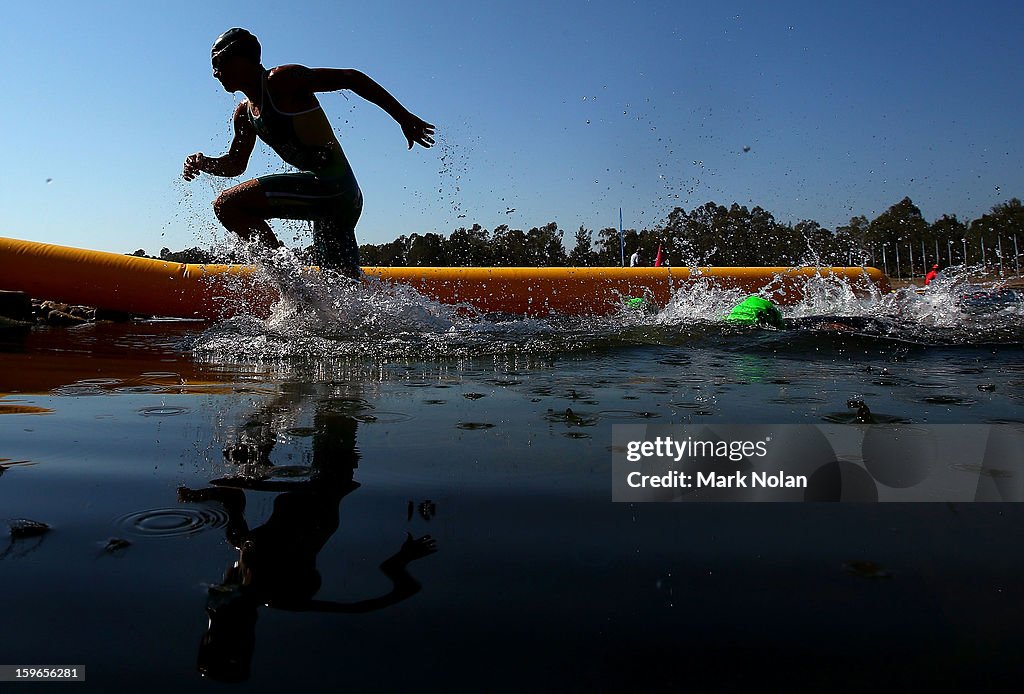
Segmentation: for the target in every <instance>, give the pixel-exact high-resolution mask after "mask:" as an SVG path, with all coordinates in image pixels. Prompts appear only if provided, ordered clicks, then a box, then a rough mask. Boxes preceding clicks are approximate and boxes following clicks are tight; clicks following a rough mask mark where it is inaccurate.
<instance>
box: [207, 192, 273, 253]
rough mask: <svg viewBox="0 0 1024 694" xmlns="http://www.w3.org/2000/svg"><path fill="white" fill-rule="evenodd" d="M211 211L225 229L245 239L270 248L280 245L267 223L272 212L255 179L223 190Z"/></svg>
mask: <svg viewBox="0 0 1024 694" xmlns="http://www.w3.org/2000/svg"><path fill="white" fill-rule="evenodd" d="M213 211H214V214H216V215H217V219H219V220H220V223H221V224H223V225H224V228H225V229H227V230H228V231H230V232H232V233H235V234H238V236H239V237H241V238H242V239H244V240H246V241H259V242H260V243H261V244H263V245H264V246H268V247H269V248H279V247H280V246H281V245H283V244H282V243H281V242H280V241H279V240H278V239H277V236H275V235H274V232H273V231H272V230H271V228H270V225H269V224H268V223H267V220H268V219H270V218H271V217H274V216H275V215H274V213H273V211H272V210H271V208H270V205H269V204H268V203H267V196H266V194H265V193H264V191H263V188H262V187H261V186H260V182H259V181H257V180H252V181H246V182H245V183H239V184H238V185H237V186H234V187H233V188H228V189H227V190H225V191H223V192H222V193H221V194H220V195H218V196H217V198H216V199H215V200H214V201H213Z"/></svg>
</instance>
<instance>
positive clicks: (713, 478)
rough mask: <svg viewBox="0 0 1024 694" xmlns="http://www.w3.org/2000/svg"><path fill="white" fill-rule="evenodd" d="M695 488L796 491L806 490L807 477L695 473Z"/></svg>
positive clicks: (779, 473)
mask: <svg viewBox="0 0 1024 694" xmlns="http://www.w3.org/2000/svg"><path fill="white" fill-rule="evenodd" d="M697 486H698V487H734V488H744V487H769V488H772V489H774V488H776V487H792V488H797V489H806V488H807V476H806V475H786V474H783V473H782V472H776V473H770V472H751V473H750V474H744V473H742V472H734V473H732V474H729V475H721V474H719V473H717V472H708V473H706V474H705V473H703V472H698V473H697Z"/></svg>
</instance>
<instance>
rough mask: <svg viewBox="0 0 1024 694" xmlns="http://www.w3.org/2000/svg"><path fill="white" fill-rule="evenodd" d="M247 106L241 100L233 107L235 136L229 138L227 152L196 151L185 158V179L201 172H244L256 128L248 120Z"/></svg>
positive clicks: (192, 177)
mask: <svg viewBox="0 0 1024 694" xmlns="http://www.w3.org/2000/svg"><path fill="white" fill-rule="evenodd" d="M247 108H248V107H247V106H246V102H244V101H243V102H242V103H240V104H239V105H238V108H236V109H235V115H234V118H233V121H234V124H235V136H234V137H233V138H232V140H231V147H230V148H229V149H228V153H227V154H225V155H224V156H222V157H208V156H206V155H205V154H203V153H202V152H196V153H195V154H190V155H189V156H188V158H186V159H185V170H184V172H183V173H182V177H183V178H184V179H185V180H186V181H191V180H192V179H194V178H195V177H196V176H198V175H199V174H200V173H203V172H205V173H208V174H213V175H214V176H240V175H242V174H243V173H244V172H245V167H246V166H248V165H249V157H251V156H252V150H253V148H254V147H255V146H256V129H255V128H254V127H253V125H252V122H251V121H250V120H249V114H248V113H247Z"/></svg>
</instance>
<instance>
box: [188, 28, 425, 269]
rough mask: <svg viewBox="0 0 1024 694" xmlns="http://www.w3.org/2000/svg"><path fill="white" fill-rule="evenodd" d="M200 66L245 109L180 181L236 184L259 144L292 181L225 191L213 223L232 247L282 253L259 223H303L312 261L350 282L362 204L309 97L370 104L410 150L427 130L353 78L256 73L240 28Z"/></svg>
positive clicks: (290, 69)
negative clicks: (215, 179)
mask: <svg viewBox="0 0 1024 694" xmlns="http://www.w3.org/2000/svg"><path fill="white" fill-rule="evenodd" d="M210 59H211V62H212V63H213V76H214V77H215V78H216V79H217V80H219V81H220V83H221V84H222V85H223V86H224V89H225V90H227V91H229V92H238V91H240V92H242V93H243V94H245V96H246V100H245V101H243V102H242V103H240V104H239V105H238V107H237V108H236V109H235V113H234V117H233V122H234V128H235V135H234V138H233V139H232V141H231V146H230V149H229V150H228V153H227V154H225V155H223V156H220V157H207V156H206V155H204V154H202V153H196V154H192V155H190V156H189V157H188V158H187V159H185V168H184V173H183V174H182V175H183V177H184V178H185V180H186V181H191V180H193V179H194V178H196V177H197V176H198V175H199V174H200V173H208V174H212V175H214V176H238V175H241V174H242V173H243V172H244V171H245V168H246V166H247V165H248V163H249V157H250V156H251V155H252V151H253V148H254V147H255V145H256V138H257V137H259V138H260V139H261V140H263V141H264V142H266V143H267V144H268V145H270V147H271V148H272V149H273V150H274V151H275V152H277V154H278V155H279V156H280V157H281V158H282V159H283V160H284V161H285V162H287V163H288V164H291V165H292V166H294V167H295V168H296V169H299V172H298V173H287V174H276V175H271V176H261V177H259V178H256V179H252V180H249V181H245V182H244V183H240V184H238V185H237V186H234V187H232V188H229V189H227V190H225V191H224V192H222V193H221V194H220V195H218V196H217V199H216V200H215V201H214V203H213V208H214V211H215V212H216V214H217V218H218V219H219V220H220V221H221V223H222V224H223V225H224V226H225V227H226V228H227V229H228V230H229V231H231V232H234V233H235V234H238V236H240V237H241V238H243V239H246V240H252V241H259V242H260V243H262V244H263V245H265V246H268V247H270V248H278V247H280V246H281V245H282V244H281V242H280V241H279V240H278V238H277V237H276V236H275V235H274V232H273V231H272V230H271V228H270V225H269V224H268V223H267V220H268V219H273V218H278V219H305V220H311V221H312V222H313V250H314V258H313V260H314V262H316V263H318V264H320V265H321V266H324V267H328V268H332V269H336V270H339V271H341V272H343V273H344V274H346V275H348V276H350V277H358V276H359V274H360V268H359V246H358V245H356V237H355V226H356V222H357V221H358V219H359V215H360V213H361V212H362V209H363V196H362V193H361V192H360V190H359V185H358V184H357V183H356V177H355V174H353V172H352V167H351V166H349V163H348V160H347V159H346V158H345V153H344V152H343V151H342V149H341V145H340V144H338V140H337V138H336V137H335V136H334V130H333V129H332V128H331V123H330V121H329V120H328V119H327V114H326V113H324V110H323V108H321V106H320V102H319V101H318V100H317V98H316V94H317V92H333V91H338V90H340V89H351V90H352V91H353V92H355V93H356V94H358V95H359V96H361V97H362V98H364V99H366V100H367V101H370V102H371V103H374V104H377V105H378V106H380V107H381V108H382V109H384V111H385V112H387V114H388V115H389V116H391V117H392V118H394V119H395V121H396V122H397V123H398V124H399V125H400V126H401V127H402V133H403V134H404V135H405V138H406V140H407V141H408V143H409V149H412V146H413V145H414V144H419V145H421V146H423V147H430V146H431V145H433V144H434V139H433V135H434V126H433V125H431V124H430V123H427V122H426V121H424V120H422V119H420V118H417V117H416V116H414V115H413V114H412V113H410V112H409V111H408V110H406V109H405V107H404V106H402V105H401V104H400V103H398V101H397V100H396V99H395V98H394V97H393V96H391V94H389V93H388V92H387V91H386V90H385V89H384V88H383V87H381V86H380V85H379V84H377V83H376V82H374V81H373V80H372V79H370V78H369V77H367V76H366V75H364V74H363V73H361V72H359V71H358V70H349V69H334V68H308V67H305V66H303V65H281V66H279V67H275V68H271V69H269V70H268V69H266V68H264V67H263V64H262V63H261V48H260V43H259V41H258V40H257V39H256V37H255V36H253V35H252V34H251V33H249V32H248V31H246V30H245V29H238V28H235V29H229V30H228V31H226V32H224V33H223V34H221V35H220V36H219V37H218V38H217V40H216V41H215V42H214V44H213V50H212V51H211V57H210Z"/></svg>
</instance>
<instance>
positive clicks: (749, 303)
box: [725, 295, 783, 328]
mask: <svg viewBox="0 0 1024 694" xmlns="http://www.w3.org/2000/svg"><path fill="white" fill-rule="evenodd" d="M725 320H727V321H729V322H730V323H737V324H739V325H770V326H772V327H773V328H781V327H782V325H783V323H782V312H781V311H779V309H778V308H776V306H775V304H773V303H772V302H770V301H768V300H767V299H762V298H761V297H759V296H756V295H752V296H748V297H747V298H746V299H744V300H743V301H741V302H740V303H738V304H737V305H736V306H734V307H733V309H732V311H731V312H730V313H729V315H728V316H726V317H725Z"/></svg>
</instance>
